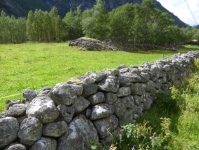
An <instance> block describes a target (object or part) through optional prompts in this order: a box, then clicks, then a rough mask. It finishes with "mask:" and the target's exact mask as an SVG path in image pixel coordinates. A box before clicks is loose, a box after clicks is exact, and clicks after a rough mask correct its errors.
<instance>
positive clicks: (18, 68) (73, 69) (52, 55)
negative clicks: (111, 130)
mask: <svg viewBox="0 0 199 150" xmlns="http://www.w3.org/2000/svg"><path fill="white" fill-rule="evenodd" d="M186 47H187V49H179V50H178V51H166V50H153V51H135V52H124V51H107V52H106V51H82V50H80V49H78V48H76V47H69V46H68V42H66V43H24V44H15V45H14V44H6V45H0V78H1V80H0V85H1V86H0V110H1V112H2V111H5V107H6V104H5V101H6V100H7V99H9V100H15V99H22V98H23V97H22V94H21V93H23V90H24V89H27V88H30V89H33V90H38V91H39V89H42V88H43V87H44V86H49V87H51V88H53V86H54V85H55V84H56V83H59V82H66V81H67V80H68V79H70V78H75V77H77V76H79V75H84V74H85V73H86V72H88V71H91V70H93V71H101V70H103V69H104V68H117V66H118V65H120V64H125V65H126V66H130V65H131V64H134V65H141V64H142V63H143V62H145V61H148V62H154V61H156V60H159V59H161V58H162V56H163V53H164V56H165V57H171V56H172V55H173V54H176V53H178V52H181V53H186V52H188V51H190V50H199V46H186ZM196 66H197V67H196V68H195V71H194V73H193V74H191V75H190V77H187V78H186V79H185V80H184V81H183V84H182V85H181V86H180V87H179V88H172V89H171V93H165V94H160V95H158V100H157V101H156V103H155V104H154V105H152V108H151V109H150V110H147V111H145V112H144V113H143V116H142V117H141V118H139V119H138V120H137V124H136V125H127V126H125V127H124V129H125V132H126V134H124V135H120V138H119V140H115V141H113V142H112V143H110V144H112V148H110V147H108V148H107V149H109V150H115V149H117V150H129V149H131V150H137V149H143V150H145V149H154V150H163V149H171V150H186V149H192V150H195V149H199V144H198V143H199V134H198V133H199V117H198V112H199V100H198V99H199V92H198V91H199V80H198V79H199V61H197V62H196ZM13 95H15V96H13ZM118 136H119V135H118ZM117 139H118V138H117ZM101 149H106V148H104V147H103V148H102V147H101Z"/></svg>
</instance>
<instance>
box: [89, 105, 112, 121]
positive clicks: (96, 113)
mask: <svg viewBox="0 0 199 150" xmlns="http://www.w3.org/2000/svg"><path fill="white" fill-rule="evenodd" d="M113 113H114V108H113V106H112V105H109V104H105V103H102V104H98V105H95V106H93V108H92V112H91V120H97V119H100V118H105V117H108V116H110V115H112V114H113Z"/></svg>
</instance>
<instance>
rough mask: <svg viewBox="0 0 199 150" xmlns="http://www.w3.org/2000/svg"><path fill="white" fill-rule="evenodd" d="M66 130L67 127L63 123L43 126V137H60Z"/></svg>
mask: <svg viewBox="0 0 199 150" xmlns="http://www.w3.org/2000/svg"><path fill="white" fill-rule="evenodd" d="M67 130H68V125H67V123H66V122H65V121H58V122H54V123H49V124H45V125H44V126H43V130H42V131H43V135H44V136H47V137H60V136H62V135H63V134H64V133H66V132H67Z"/></svg>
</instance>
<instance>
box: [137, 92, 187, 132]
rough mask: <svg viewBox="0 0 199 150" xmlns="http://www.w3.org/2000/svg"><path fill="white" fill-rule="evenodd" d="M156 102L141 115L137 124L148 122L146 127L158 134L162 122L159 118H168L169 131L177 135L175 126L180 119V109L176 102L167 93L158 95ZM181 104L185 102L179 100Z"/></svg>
mask: <svg viewBox="0 0 199 150" xmlns="http://www.w3.org/2000/svg"><path fill="white" fill-rule="evenodd" d="M157 98H158V99H157V100H156V101H155V102H154V104H153V105H152V107H151V108H150V109H149V110H146V111H145V112H144V113H143V116H142V117H140V118H139V119H138V120H137V123H141V124H143V123H144V121H146V120H147V121H149V123H148V126H151V127H152V128H153V130H152V131H153V132H156V133H157V134H160V133H161V132H162V131H161V123H162V120H161V119H160V118H170V119H171V125H170V130H171V131H172V132H174V133H175V134H178V129H177V124H178V118H179V117H180V113H181V111H180V110H181V108H180V106H179V105H178V103H177V101H176V100H174V99H173V98H172V95H171V94H169V93H158V94H157ZM181 103H183V104H184V103H185V100H184V99H183V98H181Z"/></svg>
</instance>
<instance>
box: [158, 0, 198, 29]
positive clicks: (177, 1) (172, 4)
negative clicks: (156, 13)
mask: <svg viewBox="0 0 199 150" xmlns="http://www.w3.org/2000/svg"><path fill="white" fill-rule="evenodd" d="M157 1H159V2H160V3H161V4H162V6H163V7H165V8H166V9H167V10H169V11H170V12H172V13H173V14H174V15H175V16H178V18H179V19H180V20H182V21H183V22H185V23H187V24H189V25H191V26H193V25H196V22H195V20H194V19H193V17H192V15H191V13H190V11H189V9H188V7H187V5H186V1H187V2H188V5H189V7H190V9H191V11H192V12H193V15H194V17H195V19H196V21H197V24H199V0H157Z"/></svg>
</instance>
